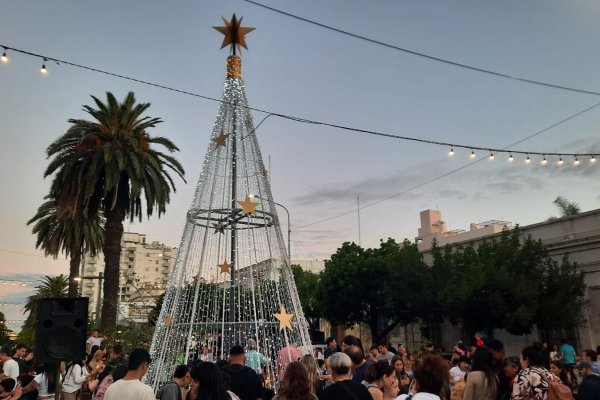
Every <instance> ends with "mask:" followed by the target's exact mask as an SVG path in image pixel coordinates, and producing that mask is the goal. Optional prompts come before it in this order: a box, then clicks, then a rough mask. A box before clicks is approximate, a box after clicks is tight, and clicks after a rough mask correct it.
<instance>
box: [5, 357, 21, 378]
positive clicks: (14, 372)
mask: <svg viewBox="0 0 600 400" xmlns="http://www.w3.org/2000/svg"><path fill="white" fill-rule="evenodd" d="M3 368H4V375H6V376H7V377H9V378H13V379H14V380H17V378H18V377H19V363H18V362H16V361H15V360H13V359H12V358H10V359H8V360H6V361H4V367H3Z"/></svg>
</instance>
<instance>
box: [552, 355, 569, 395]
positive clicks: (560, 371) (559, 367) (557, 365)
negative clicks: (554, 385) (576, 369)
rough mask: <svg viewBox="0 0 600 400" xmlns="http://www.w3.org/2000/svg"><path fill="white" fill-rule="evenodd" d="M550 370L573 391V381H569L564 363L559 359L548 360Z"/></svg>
mask: <svg viewBox="0 0 600 400" xmlns="http://www.w3.org/2000/svg"><path fill="white" fill-rule="evenodd" d="M550 372H552V373H553V374H554V375H556V376H558V378H559V379H560V380H561V381H562V383H564V384H565V385H567V386H568V387H569V389H571V391H573V382H571V379H570V376H569V373H568V372H567V369H566V368H565V365H564V364H563V363H562V361H560V360H552V361H550Z"/></svg>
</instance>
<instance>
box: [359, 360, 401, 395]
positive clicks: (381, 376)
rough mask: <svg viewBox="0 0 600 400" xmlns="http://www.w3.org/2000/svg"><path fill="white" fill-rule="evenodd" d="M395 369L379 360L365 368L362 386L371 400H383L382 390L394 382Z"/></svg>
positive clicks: (385, 361)
mask: <svg viewBox="0 0 600 400" xmlns="http://www.w3.org/2000/svg"><path fill="white" fill-rule="evenodd" d="M396 380H397V379H396V369H395V368H394V366H393V365H390V364H389V363H388V362H387V360H379V361H377V362H376V363H375V364H373V365H370V366H369V368H367V376H366V378H365V382H364V385H365V387H366V388H367V390H368V391H369V393H370V394H371V397H372V398H373V400H381V399H383V388H384V386H385V387H390V386H391V385H392V383H393V381H396Z"/></svg>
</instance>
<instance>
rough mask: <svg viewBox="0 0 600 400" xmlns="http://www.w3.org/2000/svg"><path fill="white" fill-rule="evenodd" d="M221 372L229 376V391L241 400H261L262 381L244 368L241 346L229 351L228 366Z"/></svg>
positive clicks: (254, 372)
mask: <svg viewBox="0 0 600 400" xmlns="http://www.w3.org/2000/svg"><path fill="white" fill-rule="evenodd" d="M203 364H209V363H203ZM223 371H225V372H226V373H227V374H228V375H229V378H230V384H229V389H230V390H231V391H232V392H233V393H235V394H236V395H237V396H238V397H239V398H240V399H241V400H256V399H260V398H262V395H263V394H262V381H261V379H260V377H259V376H258V374H257V373H256V371H254V370H253V369H252V368H250V367H247V366H246V354H245V352H244V348H243V347H242V346H240V345H235V346H233V347H232V348H231V349H230V350H229V365H226V366H224V367H223ZM200 388H201V389H202V383H200Z"/></svg>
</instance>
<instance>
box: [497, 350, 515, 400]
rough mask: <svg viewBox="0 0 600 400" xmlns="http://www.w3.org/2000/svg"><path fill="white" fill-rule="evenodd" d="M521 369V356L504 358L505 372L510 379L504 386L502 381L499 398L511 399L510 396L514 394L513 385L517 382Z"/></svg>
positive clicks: (502, 399)
mask: <svg viewBox="0 0 600 400" xmlns="http://www.w3.org/2000/svg"><path fill="white" fill-rule="evenodd" d="M520 370H521V364H520V362H519V357H516V356H513V357H507V358H505V359H504V374H505V375H506V377H507V378H508V381H507V382H506V383H505V384H504V386H502V383H500V389H499V396H498V397H499V399H501V400H509V399H510V396H512V392H513V386H514V384H515V380H516V379H517V374H518V373H519V371H520Z"/></svg>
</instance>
